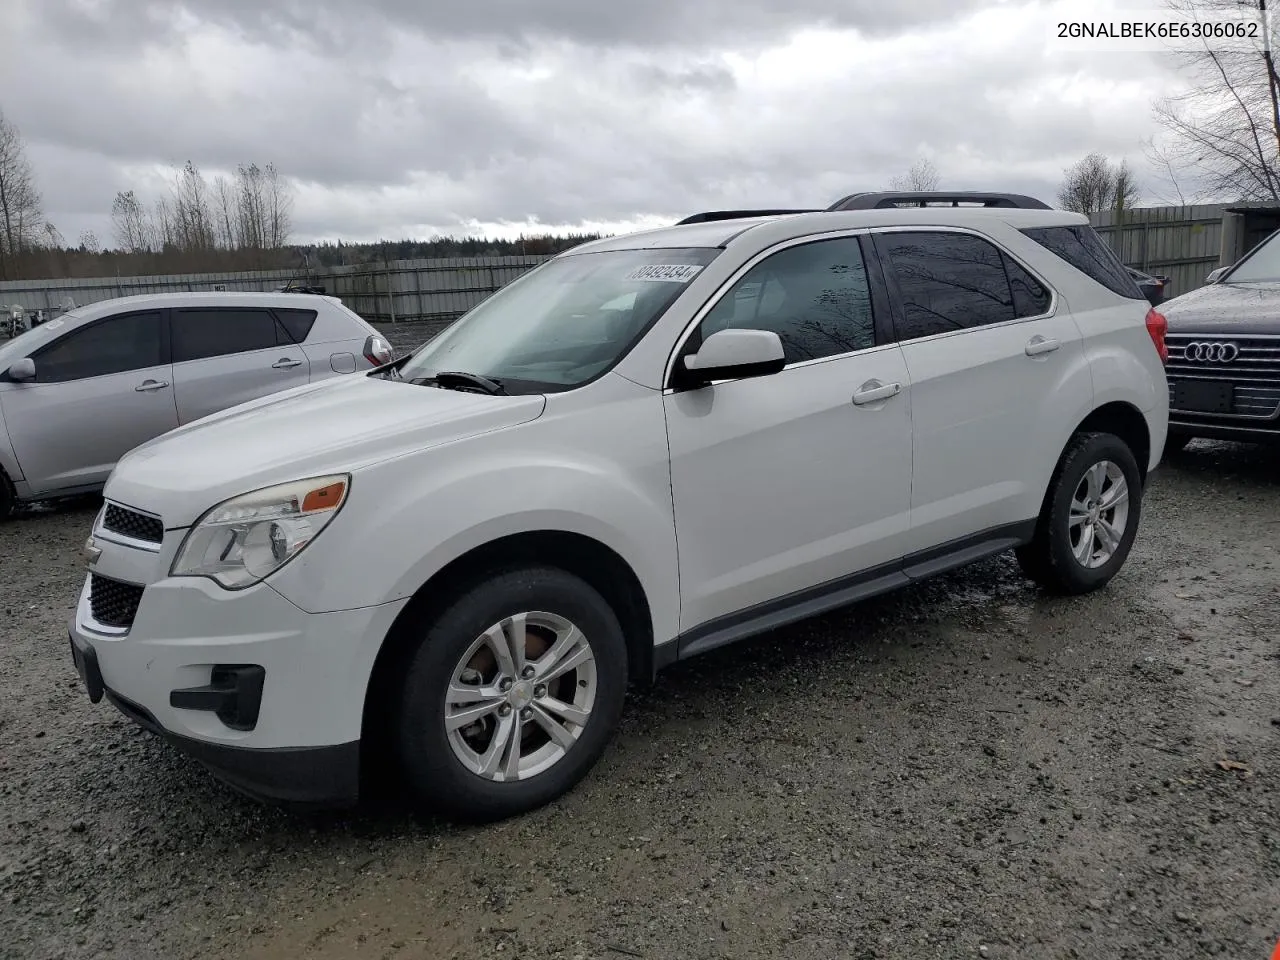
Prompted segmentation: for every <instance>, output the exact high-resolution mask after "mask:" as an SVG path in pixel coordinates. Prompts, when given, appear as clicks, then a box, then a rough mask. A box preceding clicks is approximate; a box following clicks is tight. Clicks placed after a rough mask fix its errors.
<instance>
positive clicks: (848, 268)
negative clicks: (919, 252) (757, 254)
mask: <svg viewBox="0 0 1280 960" xmlns="http://www.w3.org/2000/svg"><path fill="white" fill-rule="evenodd" d="M728 328H739V329H748V330H772V331H773V332H774V333H776V334H777V335H778V337H779V338H780V339H781V340H782V346H783V348H784V350H785V351H786V357H787V362H788V363H796V362H799V361H801V360H814V359H817V358H819V357H830V356H835V355H836V354H841V353H850V352H852V351H854V350H864V349H866V348H867V347H871V346H874V345H875V326H874V324H873V322H872V316H871V291H870V289H869V288H868V285H867V271H866V267H865V265H864V264H863V261H862V249H861V248H860V247H859V245H858V240H857V238H855V237H843V238H840V239H837V240H822V241H820V242H817V243H806V244H803V245H801V246H798V247H790V248H788V249H786V250H782V251H780V252H779V253H775V254H774V255H773V256H771V257H768V258H767V259H765V260H762V261H761V262H760V263H758V264H756V266H754V267H752V268H751V270H749V271H748V272H747V274H746V276H744V277H743V278H742V279H741V280H739V281H738V282H737V283H736V284H735V285H734V287H733V289H732V290H730V291H729V292H728V293H726V294H725V295H724V297H723V298H721V300H720V302H719V303H717V304H716V306H715V308H714V309H713V310H712V311H711V313H709V314H708V315H707V316H706V318H705V319H704V320H703V321H702V325H701V327H700V334H701V338H702V339H705V338H706V337H709V336H710V335H711V334H713V333H715V332H716V331H718V330H725V329H728Z"/></svg>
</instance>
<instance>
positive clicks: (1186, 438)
mask: <svg viewBox="0 0 1280 960" xmlns="http://www.w3.org/2000/svg"><path fill="white" fill-rule="evenodd" d="M1194 439H1195V437H1193V436H1192V435H1191V434H1189V433H1171V434H1169V435H1168V436H1167V437H1166V438H1165V441H1164V452H1165V456H1173V455H1174V454H1176V453H1181V452H1182V451H1183V450H1185V449H1187V444H1189V443H1190V442H1191V441H1192V440H1194Z"/></svg>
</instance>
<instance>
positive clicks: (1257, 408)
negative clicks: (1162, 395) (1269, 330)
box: [1165, 333, 1280, 420]
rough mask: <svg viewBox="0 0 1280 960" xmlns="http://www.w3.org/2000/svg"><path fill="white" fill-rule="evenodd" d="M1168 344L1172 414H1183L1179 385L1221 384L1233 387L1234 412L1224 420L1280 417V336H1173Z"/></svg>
mask: <svg viewBox="0 0 1280 960" xmlns="http://www.w3.org/2000/svg"><path fill="white" fill-rule="evenodd" d="M1166 340H1167V343H1168V346H1169V363H1168V366H1167V367H1166V368H1165V372H1166V374H1167V376H1168V378H1169V404H1170V407H1171V408H1172V409H1174V410H1177V409H1178V407H1177V405H1176V403H1175V402H1174V395H1175V393H1176V382H1177V381H1179V380H1183V381H1188V380H1191V381H1217V382H1219V383H1230V384H1231V385H1232V387H1233V389H1232V397H1231V411H1230V413H1227V412H1226V411H1225V410H1224V411H1222V412H1220V413H1219V414H1218V415H1219V416H1227V417H1242V418H1247V419H1250V420H1270V419H1272V418H1274V417H1276V416H1277V414H1280V336H1277V337H1259V336H1251V337H1244V336H1242V337H1232V336H1227V335H1223V334H1189V333H1178V334H1172V333H1171V334H1169V336H1168V337H1167V338H1166ZM1184 412H1189V413H1198V412H1199V411H1194V410H1191V411H1184ZM1209 415H1210V416H1212V414H1209Z"/></svg>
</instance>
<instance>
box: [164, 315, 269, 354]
mask: <svg viewBox="0 0 1280 960" xmlns="http://www.w3.org/2000/svg"><path fill="white" fill-rule="evenodd" d="M279 337H280V334H279V333H278V332H277V330H276V320H275V317H273V316H272V315H271V313H270V312H269V311H267V310H247V309H240V310H175V311H173V362H174V363H181V362H182V361H184V360H201V359H204V358H205V357H220V356H223V355H225V354H228V353H245V352H247V351H250V350H265V349H267V348H268V347H274V346H276V345H277V344H278V343H279Z"/></svg>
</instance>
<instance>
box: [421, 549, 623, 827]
mask: <svg viewBox="0 0 1280 960" xmlns="http://www.w3.org/2000/svg"><path fill="white" fill-rule="evenodd" d="M626 686H627V647H626V641H625V639H624V637H623V633H622V628H621V626H620V625H619V623H618V619H617V617H616V616H615V615H614V612H613V610H612V609H611V608H610V607H609V604H608V603H607V602H605V600H604V598H602V597H601V596H600V594H599V593H597V592H596V591H595V590H594V589H593V588H592V587H591V586H590V585H588V584H587V583H586V582H585V581H583V580H581V579H580V578H578V577H576V576H573V575H572V574H569V573H566V572H565V571H562V570H558V569H554V568H529V569H518V570H510V571H507V572H503V573H499V574H495V575H493V576H492V577H490V578H488V579H486V580H483V581H481V582H479V583H477V584H476V585H474V586H473V587H472V588H471V589H470V590H468V591H466V592H465V593H463V594H462V595H461V596H459V597H458V599H457V600H455V601H454V602H453V603H452V604H451V605H450V606H449V607H448V608H447V609H446V610H445V611H444V612H443V613H442V614H440V616H438V617H436V618H435V619H434V621H433V622H432V623H431V624H430V625H429V626H427V627H426V629H425V630H424V631H423V633H422V639H421V642H420V643H419V645H418V647H417V649H416V650H415V651H414V652H413V653H412V655H411V656H410V659H409V662H408V669H407V671H406V673H405V677H404V681H403V684H402V687H401V690H400V702H399V710H398V721H397V724H396V736H397V747H398V750H397V752H398V754H399V760H400V766H401V768H402V769H403V771H404V774H405V779H406V780H407V781H408V783H409V786H410V788H411V789H412V791H413V793H414V794H415V795H416V797H417V799H418V801H419V804H420V806H422V807H423V808H425V809H428V810H430V811H432V812H439V813H442V814H444V815H446V816H450V817H454V818H458V819H466V820H477V821H488V820H498V819H502V818H504V817H509V816H514V815H517V814H520V813H524V812H527V811H529V810H533V809H535V808H536V807H539V806H542V805H543V804H546V803H549V802H550V801H552V800H554V799H556V798H557V797H559V796H561V795H562V794H564V793H566V792H567V791H568V790H570V789H571V788H572V787H573V786H574V785H575V784H576V783H577V782H578V781H579V780H581V779H582V777H584V776H585V775H586V774H587V772H588V771H589V770H590V769H591V767H592V766H594V764H595V763H596V761H597V760H598V759H599V757H600V756H601V754H602V753H603V752H604V749H605V747H606V745H607V744H608V741H609V740H610V738H611V737H612V734H613V731H614V729H615V728H616V726H617V723H618V719H619V717H620V716H621V713H622V702H623V697H624V696H625V693H626Z"/></svg>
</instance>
